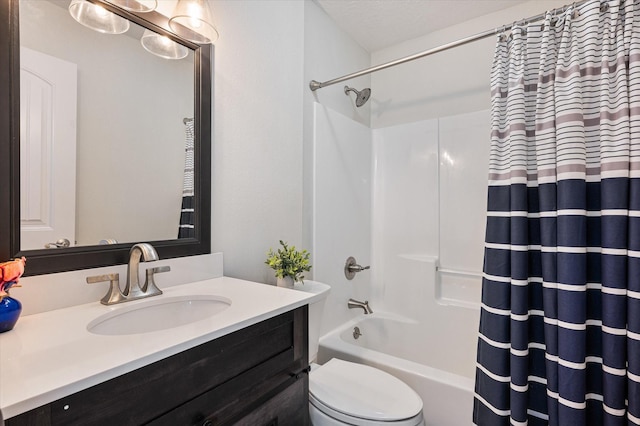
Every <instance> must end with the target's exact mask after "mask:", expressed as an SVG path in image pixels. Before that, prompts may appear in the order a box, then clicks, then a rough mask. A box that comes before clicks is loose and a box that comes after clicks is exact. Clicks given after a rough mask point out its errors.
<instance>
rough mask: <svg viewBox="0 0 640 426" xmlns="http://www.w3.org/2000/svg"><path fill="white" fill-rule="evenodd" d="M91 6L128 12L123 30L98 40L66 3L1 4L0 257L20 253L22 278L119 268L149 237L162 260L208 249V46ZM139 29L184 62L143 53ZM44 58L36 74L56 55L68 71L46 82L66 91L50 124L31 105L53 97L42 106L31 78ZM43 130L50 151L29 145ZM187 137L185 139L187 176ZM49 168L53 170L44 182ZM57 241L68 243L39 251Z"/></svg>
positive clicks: (158, 24)
mask: <svg viewBox="0 0 640 426" xmlns="http://www.w3.org/2000/svg"><path fill="white" fill-rule="evenodd" d="M92 1H93V2H95V3H99V4H101V5H103V7H104V8H105V9H108V10H110V11H113V12H115V13H117V14H118V15H120V16H123V17H125V18H127V19H129V20H130V21H131V28H130V30H129V31H128V32H127V33H125V34H120V35H106V34H100V33H97V32H95V31H93V30H91V29H88V28H85V27H83V26H82V25H80V24H79V23H77V22H76V21H75V20H73V19H72V18H71V16H70V15H69V13H68V11H67V6H68V3H69V1H68V0H47V1H44V0H20V1H18V0H0V4H1V5H0V19H2V18H4V17H6V18H7V19H3V22H7V21H8V22H9V23H10V25H9V26H8V27H6V28H5V26H3V27H2V28H0V39H1V40H2V41H0V43H2V44H1V45H0V58H2V60H0V63H2V64H11V66H10V67H6V66H2V69H1V70H0V78H2V77H4V76H6V77H7V78H6V79H4V78H3V80H2V82H0V91H1V93H2V95H4V94H5V93H6V94H7V95H8V96H3V99H2V101H0V102H2V103H1V104H0V123H8V125H7V126H3V127H2V134H1V135H0V166H1V170H0V174H1V175H2V177H3V178H4V179H2V181H3V182H10V184H9V185H7V186H4V187H2V188H0V200H2V201H5V202H4V203H3V204H2V205H4V206H5V208H7V207H9V209H8V210H9V211H8V212H7V213H8V214H6V215H2V219H1V220H0V256H1V257H0V258H2V259H4V258H9V257H16V256H26V257H27V258H28V268H27V274H28V275H36V274H43V273H51V272H60V271H66V270H73V269H84V268H91V267H97V266H108V265H113V264H120V263H126V262H127V261H128V250H129V248H130V247H131V245H132V244H133V243H135V242H140V241H145V242H151V243H152V244H153V245H154V247H156V249H157V250H158V253H159V255H160V256H161V257H162V258H167V257H178V256H187V255H194V254H203V253H209V252H210V182H209V179H210V152H211V146H210V141H211V106H210V105H211V50H212V49H211V47H210V46H201V45H197V44H193V43H191V42H188V41H185V40H181V39H180V38H178V37H176V36H175V35H173V34H171V33H170V32H169V31H168V23H167V18H166V17H164V16H163V15H160V14H158V13H155V12H150V13H144V14H133V13H129V12H126V11H123V10H119V9H118V8H116V7H114V6H113V5H111V4H109V3H106V2H102V1H100V0H92ZM60 28H65V31H60ZM145 30H152V31H154V32H155V33H158V34H162V35H165V36H167V37H169V38H170V39H171V40H173V41H175V42H178V43H179V44H180V45H182V46H186V47H187V48H188V49H186V50H185V49H183V50H185V52H186V53H187V55H186V57H185V58H183V59H179V60H168V59H164V58H160V57H157V56H155V55H152V54H150V53H149V52H147V51H146V50H145V49H143V47H142V45H141V43H140V38H141V37H142V36H143V34H147V33H148V31H147V32H145ZM18 40H19V41H20V42H18ZM34 52H35V53H34ZM34 57H35V58H34ZM47 60H51V61H53V62H47ZM34 61H35V62H34ZM42 61H44V63H45V65H44V67H43V68H42V69H45V70H51V69H53V68H55V67H56V65H55V64H56V63H57V62H60V64H61V69H62V71H61V73H62V74H66V75H71V76H72V77H76V80H75V81H73V79H71V83H64V81H67V80H64V78H63V79H62V80H61V82H60V83H56V84H57V87H69V89H65V90H59V92H64V93H65V94H70V96H68V97H69V98H71V103H67V104H64V106H62V107H61V108H59V109H60V110H61V111H64V112H67V113H68V118H64V115H63V114H59V113H56V115H55V116H56V117H58V121H57V122H56V124H55V126H54V125H52V124H51V121H54V120H53V119H51V118H50V117H51V116H52V114H51V113H48V114H47V113H43V112H42V111H43V110H44V108H42V107H40V106H39V105H40V104H44V105H49V104H56V103H57V100H58V99H59V98H61V97H62V96H56V97H55V99H56V102H51V99H50V98H47V96H46V90H41V89H40V87H39V86H38V83H37V81H36V82H35V83H34V82H32V81H31V80H30V78H31V76H32V75H36V76H39V75H40V74H42V73H41V72H40V71H37V68H36V71H32V69H33V68H30V67H32V66H35V67H37V66H38V65H37V64H39V63H41V62H42ZM32 63H35V64H36V65H31V64H32ZM65 66H66V71H65ZM47 78H48V77H47ZM64 84H67V86H65V85H64ZM74 90H75V91H76V93H73V92H74ZM43 92H45V95H42V93H43ZM74 95H75V96H74ZM43 96H44V101H42V98H43ZM73 101H75V102H76V103H75V105H74V104H73ZM34 105H35V107H34ZM54 107H55V105H54ZM32 110H35V113H34V112H32ZM74 110H75V114H74ZM59 117H63V118H62V119H60V118H59ZM61 129H62V133H61V134H59V135H58V134H55V133H53V132H54V130H55V131H60V130H61ZM65 131H66V133H65ZM51 134H53V136H50V137H52V138H54V139H55V140H56V144H55V145H54V147H55V149H50V150H47V148H44V149H39V148H40V147H41V146H43V145H44V144H43V143H42V139H45V138H46V137H47V136H48V135H51ZM33 135H35V136H33ZM74 138H75V147H74V146H73V144H72V145H71V147H66V146H65V147H64V148H60V146H61V143H60V142H59V141H65V143H66V142H68V141H69V140H71V139H74ZM29 139H35V140H36V144H35V146H36V148H35V149H33V148H30V147H29V145H26V142H27V141H28V140H29ZM187 139H189V140H191V141H192V142H193V153H194V156H193V157H194V171H193V175H192V176H193V177H192V178H191V176H190V175H189V172H187V171H186V169H188V167H186V165H185V148H186V142H187ZM50 151H56V152H54V153H52V152H50ZM61 153H62V154H64V155H59V154H61ZM4 154H7V155H4ZM58 161H65V162H66V163H65V164H66V165H65V166H64V167H61V166H59V165H58ZM49 169H57V171H58V172H60V171H62V177H57V176H56V177H52V178H50V177H49V173H50V172H51V170H49ZM65 177H66V178H67V179H68V182H69V183H68V184H67V183H64V184H63V185H61V188H58V189H59V192H58V193H56V192H55V191H56V189H55V188H54V187H55V185H52V184H51V183H50V182H51V181H54V182H56V183H58V182H61V181H62V179H63V178H65ZM45 178H46V179H45ZM185 181H187V182H191V181H193V190H194V196H193V197H192V200H189V201H192V202H193V208H194V214H193V218H192V219H189V222H190V223H189V224H188V226H186V227H187V228H189V229H190V230H191V233H190V234H189V233H186V234H185V233H183V234H182V235H181V238H178V230H179V225H180V223H181V219H180V211H181V204H182V201H183V184H184V182H185ZM41 182H44V184H43V183H41ZM73 185H75V189H71V190H70V189H69V188H70V187H72V186H73ZM43 192H44V193H46V194H45V196H44V197H43V196H39V195H35V196H34V195H33V194H34V193H36V194H41V193H43ZM47 197H48V198H47ZM42 200H44V201H42ZM52 200H55V201H62V202H61V203H57V204H63V206H62V207H64V208H66V212H67V213H65V210H62V212H63V213H57V212H53V208H54V207H53V204H54V203H52ZM5 216H8V220H7V218H6V217H5ZM74 216H75V220H73V217H74ZM51 217H53V218H55V220H48V219H49V218H51ZM42 218H44V220H43V219H42ZM60 218H64V219H69V218H72V220H71V221H70V222H71V225H70V226H69V225H67V229H69V228H71V231H68V232H65V233H62V232H59V231H57V230H56V229H55V226H53V225H52V224H53V223H55V225H56V226H61V223H62V222H63V221H62V220H60ZM183 220H184V219H183ZM25 230H26V231H25ZM43 231H44V235H43V234H42V232H43ZM46 232H49V234H47V233H46ZM69 234H70V235H71V237H68V236H67V235H69ZM62 238H67V239H68V240H70V243H71V247H69V248H49V249H44V248H40V247H42V246H44V244H42V243H43V242H45V244H46V242H47V241H49V242H55V241H57V240H59V239H62ZM104 243H110V244H108V245H101V244H104Z"/></svg>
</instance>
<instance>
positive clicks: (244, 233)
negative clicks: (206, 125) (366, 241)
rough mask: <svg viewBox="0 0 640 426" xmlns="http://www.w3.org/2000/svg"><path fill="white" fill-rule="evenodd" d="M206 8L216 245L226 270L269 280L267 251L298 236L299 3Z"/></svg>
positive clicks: (226, 0) (227, 3) (228, 3)
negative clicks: (210, 20)
mask: <svg viewBox="0 0 640 426" xmlns="http://www.w3.org/2000/svg"><path fill="white" fill-rule="evenodd" d="M212 5H213V7H214V13H215V14H216V21H217V24H218V30H219V32H220V39H219V40H218V41H217V42H216V45H215V59H214V90H213V97H214V99H213V161H212V232H211V235H212V237H211V240H212V248H213V251H224V253H225V265H224V270H225V274H226V275H228V276H232V277H238V278H243V279H248V280H254V281H262V282H270V283H275V278H274V277H273V273H272V271H271V270H270V269H269V268H268V267H267V266H266V265H264V260H265V258H266V252H267V250H268V249H269V248H270V247H276V246H277V245H278V240H280V239H282V240H285V241H288V242H289V243H290V244H293V245H296V246H300V244H301V241H302V220H303V218H302V175H303V170H302V155H303V154H302V150H303V131H302V126H303V124H302V122H303V114H302V98H303V95H302V93H303V90H304V81H303V55H304V7H305V3H304V2H297V1H295V2H294V1H286V0H284V1H279V0H274V1H268V2H266V1H250V0H222V1H216V2H212Z"/></svg>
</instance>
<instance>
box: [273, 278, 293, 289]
mask: <svg viewBox="0 0 640 426" xmlns="http://www.w3.org/2000/svg"><path fill="white" fill-rule="evenodd" d="M276 284H277V285H278V287H284V288H293V277H284V278H278V279H277V280H276Z"/></svg>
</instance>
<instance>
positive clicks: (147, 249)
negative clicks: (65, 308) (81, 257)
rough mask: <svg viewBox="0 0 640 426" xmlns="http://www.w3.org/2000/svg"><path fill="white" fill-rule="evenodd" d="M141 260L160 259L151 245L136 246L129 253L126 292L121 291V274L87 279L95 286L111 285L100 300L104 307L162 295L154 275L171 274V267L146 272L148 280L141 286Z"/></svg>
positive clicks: (159, 267)
mask: <svg viewBox="0 0 640 426" xmlns="http://www.w3.org/2000/svg"><path fill="white" fill-rule="evenodd" d="M140 259H142V261H143V262H153V261H156V260H158V259H159V257H158V253H157V252H156V250H155V249H154V248H153V246H152V245H151V244H149V243H139V244H134V245H133V247H131V250H130V251H129V264H128V265H127V285H126V286H125V288H124V291H122V290H121V289H120V274H106V275H97V276H93V277H87V283H88V284H93V283H98V282H103V281H109V282H110V283H111V285H110V287H109V291H108V292H107V294H106V295H105V296H104V297H103V298H102V299H101V300H100V303H102V304H103V305H113V304H116V303H122V302H128V301H130V300H136V299H142V298H144V297H151V296H157V295H159V294H162V290H160V289H159V288H158V287H157V286H156V283H155V281H154V274H155V273H159V272H169V271H170V270H171V268H170V267H169V266H158V267H155V268H148V269H147V270H146V280H145V282H144V285H143V286H142V287H141V286H140V278H139V276H138V274H139V272H140Z"/></svg>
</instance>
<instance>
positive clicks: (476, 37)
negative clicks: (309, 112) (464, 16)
mask: <svg viewBox="0 0 640 426" xmlns="http://www.w3.org/2000/svg"><path fill="white" fill-rule="evenodd" d="M587 1H589V0H582V1H577V2H575V3H572V4H570V5H565V6H562V7H559V8H557V9H553V10H552V12H553V13H558V12H560V13H563V12H565V11H566V10H567V9H569V8H570V7H577V6H580V5H582V4H583V3H586V2H587ZM546 13H547V12H543V13H541V14H539V15H535V16H532V17H530V18H527V19H521V20H520V21H517V22H514V23H513V24H511V25H505V26H502V27H498V28H494V29H492V30H487V31H485V32H482V33H478V34H476V35H472V36H469V37H466V38H463V39H460V40H457V41H453V42H451V43H447V44H443V45H441V46H438V47H434V48H433V49H429V50H425V51H423V52H419V53H415V54H413V55H410V56H407V57H404V58H400V59H396V60H395V61H391V62H386V63H384V64H380V65H376V66H374V67H371V68H367V69H364V70H361V71H357V72H354V73H351V74H347V75H343V76H342V77H338V78H334V79H333V80H327V81H323V82H319V81H316V80H311V81H310V82H309V88H310V89H311V91H313V92H315V91H316V90H318V89H322V88H323V87H327V86H331V85H332V84H336V83H340V82H342V81H346V80H351V79H352V78H356V77H360V76H362V75H366V74H371V73H374V72H376V71H380V70H383V69H385V68H390V67H393V66H396V65H400V64H404V63H405V62H409V61H413V60H415V59H420V58H424V57H425V56H430V55H433V54H434V53H439V52H443V51H445V50H449V49H453V48H454V47H458V46H462V45H464V44H467V43H471V42H474V41H478V40H482V39H484V38H487V37H490V36H492V35H495V34H498V33H499V32H502V31H506V30H507V29H509V28H513V27H514V26H516V25H525V24H530V23H532V22H536V21H540V20H541V19H544V17H545V15H546Z"/></svg>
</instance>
